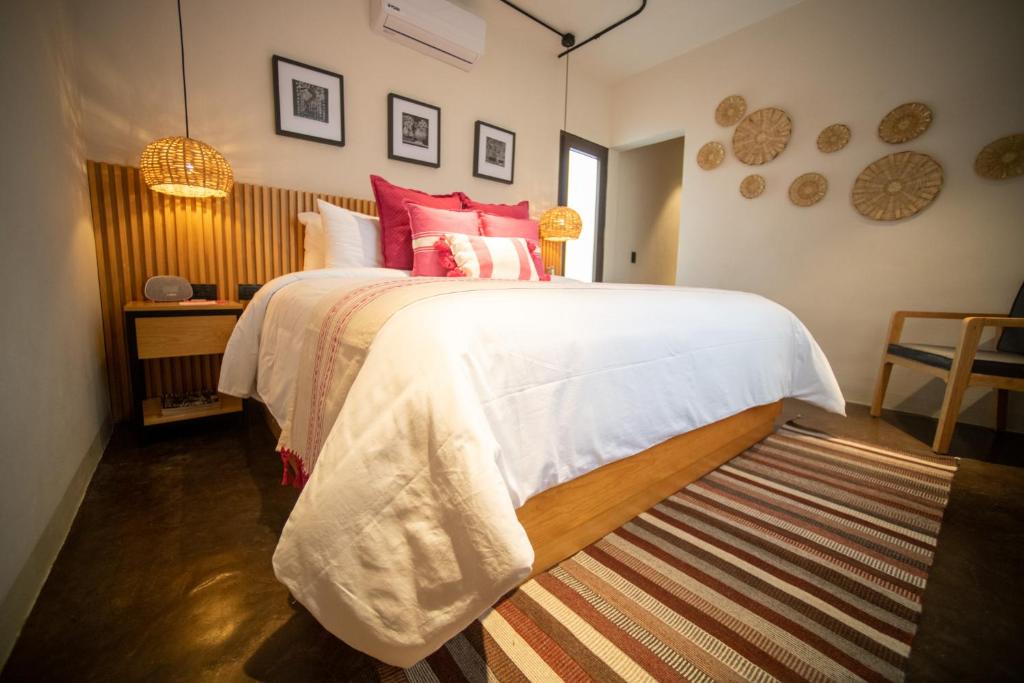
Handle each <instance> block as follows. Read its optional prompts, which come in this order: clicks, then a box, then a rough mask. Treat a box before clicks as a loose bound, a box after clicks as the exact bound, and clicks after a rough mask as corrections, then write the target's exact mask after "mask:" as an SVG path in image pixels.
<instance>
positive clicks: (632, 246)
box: [603, 138, 684, 285]
mask: <svg viewBox="0 0 1024 683" xmlns="http://www.w3.org/2000/svg"><path fill="white" fill-rule="evenodd" d="M683 150H684V144H683V138H675V139H672V140H665V141H664V142H658V143H655V144H652V145H644V146H642V147H637V148H635V149H630V150H623V151H620V152H617V153H616V154H615V155H614V161H613V163H609V167H610V168H609V176H608V194H609V201H608V216H607V218H606V220H605V234H604V273H603V275H604V281H605V282H642V283H647V284H653V285H674V284H675V282H676V255H677V250H678V247H679V211H680V198H681V194H682V182H683ZM611 195H614V199H613V198H612V196H611ZM634 251H635V252H636V254H637V258H636V263H631V262H630V254H631V252H634Z"/></svg>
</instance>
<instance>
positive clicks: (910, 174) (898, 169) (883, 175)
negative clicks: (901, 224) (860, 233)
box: [850, 152, 942, 221]
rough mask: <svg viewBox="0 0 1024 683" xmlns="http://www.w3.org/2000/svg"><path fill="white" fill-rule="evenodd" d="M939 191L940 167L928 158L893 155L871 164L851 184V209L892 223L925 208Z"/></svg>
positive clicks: (911, 155) (904, 154) (901, 153)
mask: <svg viewBox="0 0 1024 683" xmlns="http://www.w3.org/2000/svg"><path fill="white" fill-rule="evenodd" d="M941 189H942V166H941V165H940V164H939V162H937V161H935V159H932V158H931V157H930V156H928V155H927V154H920V153H918V152H896V153H895V154H888V155H886V156H884V157H882V158H881V159H878V160H877V161H874V162H873V163H871V164H870V165H869V166H868V167H867V168H865V169H864V170H863V171H861V172H860V175H859V176H857V180H855V181H854V182H853V191H852V192H851V193H850V199H851V200H852V201H853V206H854V208H856V209H857V211H859V212H860V213H861V215H863V216H866V217H867V218H870V219H872V220H876V221H895V220H898V219H900V218H907V217H909V216H913V215H914V214H915V213H917V212H918V211H920V210H921V209H923V208H924V207H926V206H928V205H929V204H931V203H932V201H934V200H935V197H936V196H938V194H939V190H941Z"/></svg>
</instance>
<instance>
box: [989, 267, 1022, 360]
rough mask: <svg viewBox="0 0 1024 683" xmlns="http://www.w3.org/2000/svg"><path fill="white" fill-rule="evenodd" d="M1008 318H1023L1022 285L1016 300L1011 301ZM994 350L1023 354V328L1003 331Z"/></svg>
mask: <svg viewBox="0 0 1024 683" xmlns="http://www.w3.org/2000/svg"><path fill="white" fill-rule="evenodd" d="M1010 317H1011V318H1024V284H1022V285H1021V286H1020V290H1019V291H1018V292H1017V298H1016V299H1014V300H1013V306H1012V307H1011V308H1010ZM996 348H997V349H999V350H1000V351H1009V352H1010V353H1024V327H1017V328H1014V329H1010V328H1007V329H1004V330H1003V334H1002V335H1000V337H999V343H997V344H996Z"/></svg>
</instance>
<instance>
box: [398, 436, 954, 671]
mask: <svg viewBox="0 0 1024 683" xmlns="http://www.w3.org/2000/svg"><path fill="white" fill-rule="evenodd" d="M955 470H956V462H955V460H954V459H952V458H944V457H928V456H917V455H910V454H907V453H901V452H894V451H889V450H883V449H881V448H876V447H873V446H870V445H867V444H862V443H857V442H851V441H847V440H844V439H839V438H833V437H828V436H826V435H823V434H820V433H818V432H812V431H809V430H805V429H802V428H800V427H797V426H795V425H787V426H786V427H783V428H782V429H780V430H779V431H778V432H776V433H775V434H774V435H772V436H770V437H768V438H767V439H765V440H764V441H762V442H760V443H758V444H756V445H755V446H753V447H752V448H751V449H749V450H748V451H746V452H744V453H742V454H741V455H739V456H737V457H736V458H734V459H733V460H731V461H730V462H728V463H726V464H725V465H723V466H721V467H719V468H718V469H717V470H715V471H714V472H711V473H710V474H708V475H706V476H705V477H703V478H702V479H700V480H698V481H696V482H694V483H693V484H691V485H689V486H687V487H686V488H685V489H683V490H682V491H680V492H679V493H677V494H675V495H674V496H672V497H670V498H667V499H666V500H664V501H662V502H661V503H660V504H659V505H657V506H655V507H654V508H652V509H651V510H649V511H648V512H646V513H644V514H642V515H640V516H639V517H637V518H636V519H634V520H632V521H631V522H629V523H627V524H625V525H624V526H622V527H620V528H619V529H617V530H616V531H614V532H612V533H611V534H609V535H608V536H605V537H604V538H603V539H601V540H600V541H598V542H597V543H595V544H593V545H592V546H590V547H588V548H586V549H585V550H582V551H580V552H579V553H577V554H576V555H574V556H573V557H571V558H569V559H568V560H566V561H564V562H562V563H561V564H559V565H558V566H556V567H555V568H553V569H551V570H549V571H547V572H545V573H544V574H541V575H539V576H537V577H536V578H534V579H532V580H530V581H529V582H527V583H526V584H524V585H523V586H521V587H520V588H519V589H517V590H516V591H514V592H513V593H512V594H510V595H509V596H508V597H506V598H505V599H503V600H502V601H501V602H500V603H499V604H498V605H496V606H495V607H494V608H493V609H491V610H489V611H488V612H487V613H486V614H484V615H483V616H481V617H480V619H479V620H477V621H476V622H474V624H473V625H472V626H471V627H470V628H468V629H466V630H465V631H464V632H462V633H461V634H459V635H458V636H456V637H455V638H453V639H452V640H450V641H449V642H448V643H447V644H446V645H445V646H444V647H443V648H441V649H440V650H439V651H438V652H436V653H434V654H433V655H431V656H430V657H428V658H426V659H424V660H423V661H421V662H419V663H418V664H416V665H415V666H413V667H411V668H409V669H406V670H401V669H396V668H393V667H388V666H386V665H383V664H381V665H379V669H378V676H379V677H380V679H381V680H384V681H406V680H408V681H458V680H470V681H542V680H559V679H561V680H567V681H587V680H598V681H641V680H659V681H677V680H683V681H740V680H742V681H772V680H783V681H852V680H869V681H899V680H902V679H903V673H904V669H905V665H906V662H907V657H908V655H909V653H910V645H911V641H912V640H913V637H914V632H915V630H916V628H917V626H916V624H917V620H918V617H919V615H920V613H921V595H922V593H923V592H924V586H925V582H926V581H927V579H928V569H929V567H930V566H931V562H932V555H933V552H934V549H935V542H936V537H937V536H938V532H939V526H940V524H941V521H942V513H943V509H944V508H945V505H946V501H947V500H948V496H949V489H950V484H951V481H952V479H953V474H954V472H955Z"/></svg>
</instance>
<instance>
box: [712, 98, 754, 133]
mask: <svg viewBox="0 0 1024 683" xmlns="http://www.w3.org/2000/svg"><path fill="white" fill-rule="evenodd" d="M746 113H747V101H746V100H745V99H743V97H742V96H741V95H729V96H728V97H726V98H725V99H724V100H722V101H721V102H719V103H718V108H717V109H715V121H716V122H718V125H720V126H725V127H726V128H728V127H729V126H735V125H736V124H737V123H738V122H739V120H740V119H742V118H743V115H744V114H746Z"/></svg>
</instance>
